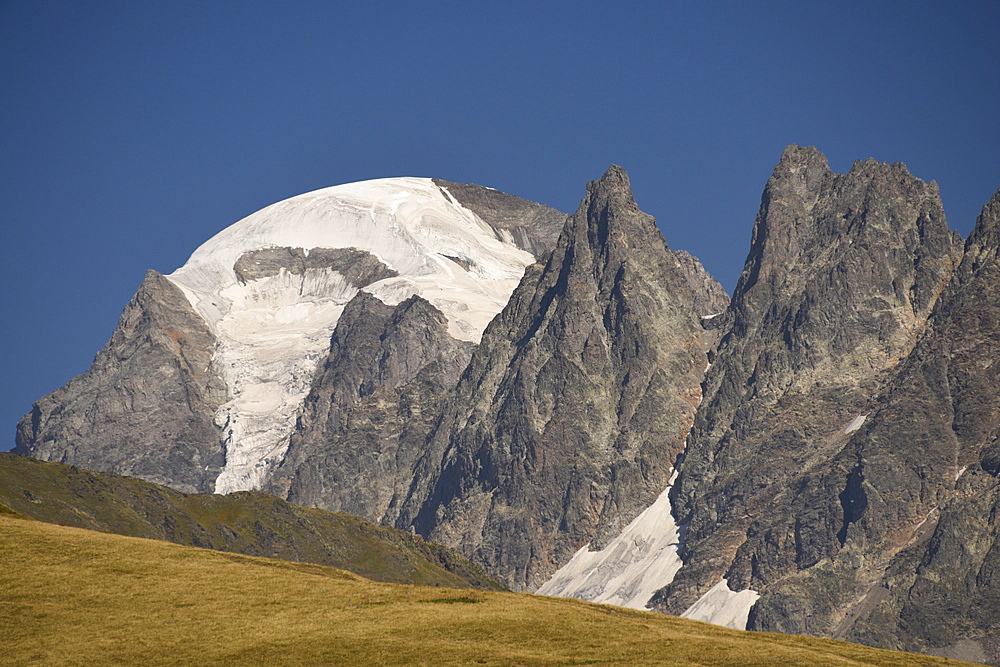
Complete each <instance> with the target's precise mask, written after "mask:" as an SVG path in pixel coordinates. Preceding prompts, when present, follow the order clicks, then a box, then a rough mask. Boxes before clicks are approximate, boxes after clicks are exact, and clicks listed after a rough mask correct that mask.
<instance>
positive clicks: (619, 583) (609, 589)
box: [535, 472, 682, 609]
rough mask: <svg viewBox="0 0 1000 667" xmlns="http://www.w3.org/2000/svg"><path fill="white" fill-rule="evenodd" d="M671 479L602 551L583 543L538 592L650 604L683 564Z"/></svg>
mask: <svg viewBox="0 0 1000 667" xmlns="http://www.w3.org/2000/svg"><path fill="white" fill-rule="evenodd" d="M676 478H677V473H676V472H675V473H674V474H673V476H672V477H671V478H670V484H669V485H668V486H667V488H666V489H665V490H664V491H663V493H661V494H660V496H659V497H658V498H657V499H656V501H655V502H654V503H653V504H652V505H650V506H649V507H648V508H646V509H645V510H644V511H643V512H642V514H640V515H639V516H637V517H636V518H635V519H634V520H633V521H632V523H630V524H629V525H628V526H627V527H626V528H625V530H623V531H622V533H621V534H620V535H619V536H618V537H616V538H614V539H613V540H612V541H611V542H610V543H609V544H608V546H606V547H605V548H604V549H601V550H600V551H590V550H589V545H588V546H584V547H582V548H581V549H580V550H579V551H577V552H576V554H574V555H573V558H572V559H571V560H570V561H569V562H568V563H566V565H564V566H562V567H561V568H560V569H559V570H558V571H557V572H556V573H555V574H554V575H552V578H551V579H549V580H548V581H546V582H545V583H544V584H542V586H541V587H540V588H539V589H538V590H537V591H535V592H536V594H538V595H553V596H557V597H573V598H579V599H582V600H590V601H591V602H602V603H606V604H614V605H618V606H621V607H631V608H633V609H646V605H647V604H648V602H649V599H650V598H651V597H652V596H653V593H655V592H656V591H658V590H659V589H661V588H663V587H664V586H666V585H667V584H669V583H670V582H671V581H673V579H674V575H675V574H677V570H679V569H680V568H681V565H682V562H681V558H680V554H679V550H680V546H681V532H680V530H679V529H678V527H677V524H676V523H675V522H674V517H673V515H672V514H671V512H670V488H671V486H672V485H673V483H674V480H675V479H676Z"/></svg>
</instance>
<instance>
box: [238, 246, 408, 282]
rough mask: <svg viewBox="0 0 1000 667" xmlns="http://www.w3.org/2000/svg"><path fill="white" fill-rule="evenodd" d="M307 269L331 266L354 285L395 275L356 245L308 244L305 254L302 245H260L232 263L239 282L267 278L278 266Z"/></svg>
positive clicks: (296, 271) (294, 270) (278, 270)
mask: <svg viewBox="0 0 1000 667" xmlns="http://www.w3.org/2000/svg"><path fill="white" fill-rule="evenodd" d="M309 269H332V270H334V271H337V272H338V273H340V274H341V275H343V276H344V278H345V279H346V280H347V282H348V283H349V284H350V285H353V286H354V287H357V288H361V287H364V286H366V285H370V284H372V283H373V282H376V281H378V280H384V279H386V278H394V277H395V276H398V275H399V272H398V271H395V270H393V269H390V268H389V267H388V266H386V265H385V264H383V263H382V261H381V260H380V259H379V258H378V257H376V256H375V255H373V254H371V253H370V252H366V251H364V250H358V249H357V248H311V249H310V250H309V253H308V254H306V251H305V250H303V249H302V248H261V249H260V250H252V251H250V252H245V253H243V254H242V255H240V257H239V258H238V259H237V260H236V264H234V265H233V271H234V272H235V273H236V279H237V280H239V281H240V282H241V283H247V282H249V281H251V280H260V279H261V278H270V277H272V276H276V275H278V274H279V273H281V271H282V270H284V271H287V272H288V273H291V274H294V275H304V274H305V272H306V271H307V270H309Z"/></svg>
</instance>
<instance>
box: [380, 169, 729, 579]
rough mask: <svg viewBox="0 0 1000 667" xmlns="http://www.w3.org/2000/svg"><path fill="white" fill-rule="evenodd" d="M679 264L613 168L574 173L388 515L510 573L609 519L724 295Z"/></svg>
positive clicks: (649, 478)
mask: <svg viewBox="0 0 1000 667" xmlns="http://www.w3.org/2000/svg"><path fill="white" fill-rule="evenodd" d="M698 268H699V269H700V265H698ZM694 269H695V265H694V264H693V263H692V262H691V261H690V260H689V259H688V258H687V257H683V256H682V257H681V258H680V259H679V258H678V257H677V256H676V255H675V254H674V253H673V252H672V251H671V250H669V249H668V248H667V245H666V243H664V241H663V237H662V236H661V235H660V232H659V231H658V230H657V228H656V224H655V221H654V220H653V218H652V217H650V216H648V215H646V214H644V213H642V212H641V211H640V210H639V209H638V207H637V206H636V204H635V200H634V199H633V196H632V192H631V188H630V186H629V181H628V176H627V175H626V173H625V171H624V170H623V169H621V168H620V167H612V168H610V169H609V170H608V172H607V173H606V174H605V175H604V176H603V177H602V178H601V179H600V180H599V181H595V182H592V183H590V184H589V185H588V187H587V196H586V198H585V199H584V201H583V203H582V204H581V205H580V208H579V209H578V210H577V212H576V214H574V215H573V216H572V217H571V218H570V219H569V221H568V222H567V223H566V227H565V229H564V230H563V233H562V235H561V236H560V238H559V241H558V243H557V244H556V247H555V249H554V250H553V252H552V254H551V256H550V257H549V259H548V260H547V261H546V262H545V263H544V264H542V265H536V266H534V267H531V268H530V269H529V270H528V271H527V272H526V274H525V277H524V278H523V279H522V281H521V284H520V285H519V286H518V288H517V290H515V292H514V294H513V295H512V297H511V300H510V302H509V303H508V305H507V307H506V308H504V310H503V311H502V312H501V313H500V315H499V316H498V317H497V318H496V319H495V320H494V321H493V322H492V323H491V324H490V326H489V327H488V328H487V330H486V332H485V333H484V336H483V340H482V343H481V344H480V346H479V347H478V348H477V349H476V351H475V352H474V354H473V356H472V360H471V362H470V364H469V367H468V369H467V370H466V371H465V374H464V375H463V377H462V379H461V381H460V382H459V384H458V387H457V388H456V390H455V392H454V395H453V396H452V397H451V398H450V399H449V401H448V403H447V405H446V406H445V408H444V411H443V414H442V416H441V420H440V424H439V425H438V426H437V428H436V429H435V432H434V433H433V435H432V436H431V439H430V441H429V443H428V448H427V451H426V453H425V455H424V457H423V460H422V461H421V463H420V465H419V466H418V468H417V477H416V478H415V480H414V482H413V484H414V488H413V492H412V494H411V497H410V499H409V501H408V502H407V504H406V506H405V507H404V509H403V512H402V514H401V515H400V518H399V520H398V521H399V523H398V525H400V526H404V525H407V524H409V523H411V522H412V524H413V525H415V526H416V529H417V530H418V531H420V532H421V533H424V534H425V535H428V536H432V539H435V540H438V541H442V542H444V543H446V544H450V545H455V546H456V548H459V549H460V550H462V551H463V552H464V553H465V554H467V555H470V556H472V557H473V558H474V559H476V560H478V561H479V562H481V563H484V564H485V565H486V566H487V567H488V568H489V569H490V571H492V572H494V573H495V574H496V575H497V576H499V577H500V578H501V579H502V580H503V581H504V582H505V583H506V584H507V585H508V586H511V587H512V588H515V589H526V588H527V589H532V588H534V587H537V586H538V585H539V584H540V583H541V582H542V581H544V580H545V579H546V578H547V577H548V576H550V575H551V574H552V573H553V572H554V571H555V570H556V568H558V566H559V565H560V564H562V563H563V562H565V560H566V559H567V558H568V557H569V556H570V555H571V554H572V553H573V552H575V551H576V550H577V549H579V548H580V547H581V546H584V545H586V544H588V543H590V544H592V545H593V546H595V547H596V546H599V545H600V544H601V543H602V542H604V541H606V540H607V539H609V538H611V537H613V536H614V535H616V534H618V533H619V532H620V531H621V529H622V528H623V527H624V526H625V525H626V524H627V523H628V522H629V521H631V520H632V519H633V518H634V517H635V516H636V515H637V514H639V512H641V511H642V510H643V509H645V507H647V506H648V505H649V504H651V503H652V501H653V500H654V499H655V498H656V497H657V496H658V495H659V494H660V492H662V491H663V489H664V488H665V487H666V485H667V480H668V478H669V477H670V473H671V469H672V466H673V464H674V462H675V460H676V458H677V455H678V454H679V453H680V452H681V450H682V449H683V445H684V438H685V435H686V433H687V431H688V429H689V427H690V424H691V420H692V419H693V416H694V410H695V408H696V407H697V405H698V402H699V400H700V382H701V378H702V373H703V372H704V369H705V367H706V365H707V357H706V349H705V340H706V337H705V334H704V331H703V329H702V327H701V322H700V316H701V315H704V314H709V313H710V312H715V311H717V309H720V308H722V307H723V306H724V304H725V297H724V295H723V294H722V293H721V290H719V289H718V288H714V289H713V290H711V291H710V294H703V293H702V290H698V289H692V284H698V283H699V279H704V275H701V276H697V277H695V276H692V271H694ZM702 274H703V271H702ZM712 295H714V298H713V296H712ZM699 306H700V308H701V309H700V310H699Z"/></svg>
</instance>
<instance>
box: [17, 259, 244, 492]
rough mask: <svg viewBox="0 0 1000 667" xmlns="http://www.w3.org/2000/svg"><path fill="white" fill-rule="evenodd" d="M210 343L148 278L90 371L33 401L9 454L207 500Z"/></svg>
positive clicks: (175, 295) (212, 432)
mask: <svg viewBox="0 0 1000 667" xmlns="http://www.w3.org/2000/svg"><path fill="white" fill-rule="evenodd" d="M214 349H215V337H214V336H213V335H212V333H211V332H210V331H209V329H208V327H207V326H206V324H205V321H204V320H203V319H202V318H201V317H200V316H199V315H198V314H197V313H195V312H194V310H193V309H192V308H191V305H190V304H189V303H188V300H187V298H185V296H184V294H183V293H182V292H181V290H180V289H178V288H177V286H175V285H174V284H173V283H171V282H170V281H169V280H167V279H166V278H165V277H163V276H162V275H161V274H159V273H157V272H156V271H149V272H147V274H146V278H145V280H143V282H142V285H140V287H139V290H138V291H137V292H136V294H135V296H134V297H133V298H132V300H131V301H130V302H129V304H128V305H127V306H126V307H125V311H124V312H123V314H122V316H121V319H120V320H119V322H118V328H117V329H115V332H114V334H113V335H112V337H111V340H110V341H108V344H107V345H105V347H104V349H103V350H101V351H100V352H99V353H98V354H97V357H96V358H95V359H94V364H93V365H92V366H91V367H90V369H89V370H88V371H87V372H86V373H83V374H82V375H79V376H77V377H75V378H73V379H72V380H71V381H70V382H69V384H67V385H66V386H64V387H62V388H60V389H57V390H56V391H54V392H52V393H51V394H48V395H46V396H43V397H42V398H40V399H39V400H38V401H37V402H36V403H35V404H34V406H33V408H32V410H31V412H30V413H29V414H27V415H25V416H24V417H23V418H22V419H21V421H20V422H19V423H18V426H17V446H16V448H15V449H14V451H15V453H17V454H21V455H25V456H32V457H34V458H38V459H43V460H46V461H59V462H62V463H69V464H73V465H78V466H81V467H84V468H91V469H93V470H103V471H108V472H117V473H120V474H123V475H132V476H135V477H141V478H143V479H146V480H149V481H152V482H157V483H160V484H167V485H169V486H173V487H174V488H177V489H180V490H183V491H186V492H192V493H193V492H211V491H213V490H214V488H215V478H216V477H217V476H218V474H219V471H220V470H221V468H222V464H223V452H222V447H221V445H220V444H219V438H220V433H219V428H218V427H217V426H216V425H215V423H214V422H213V418H214V415H215V412H216V410H217V409H218V408H219V406H220V405H222V403H224V402H225V401H226V385H225V383H224V382H222V381H221V380H220V379H219V378H218V377H217V376H216V375H214V374H213V373H212V370H211V360H212V352H213V351H214Z"/></svg>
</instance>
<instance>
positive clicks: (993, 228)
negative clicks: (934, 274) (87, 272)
mask: <svg viewBox="0 0 1000 667" xmlns="http://www.w3.org/2000/svg"><path fill="white" fill-rule="evenodd" d="M998 256H1000V190H997V191H996V192H995V193H993V196H992V197H990V200H989V201H988V202H987V203H986V206H984V207H983V210H982V212H981V213H980V214H979V217H978V218H977V219H976V226H975V228H974V229H973V230H972V233H971V234H969V239H968V241H966V244H965V261H963V262H962V269H961V274H962V276H963V278H965V279H967V278H968V277H969V276H970V275H971V274H975V273H978V272H979V271H980V270H981V269H982V268H983V267H984V266H985V265H986V264H988V263H992V262H995V261H996V260H997V258H998Z"/></svg>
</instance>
